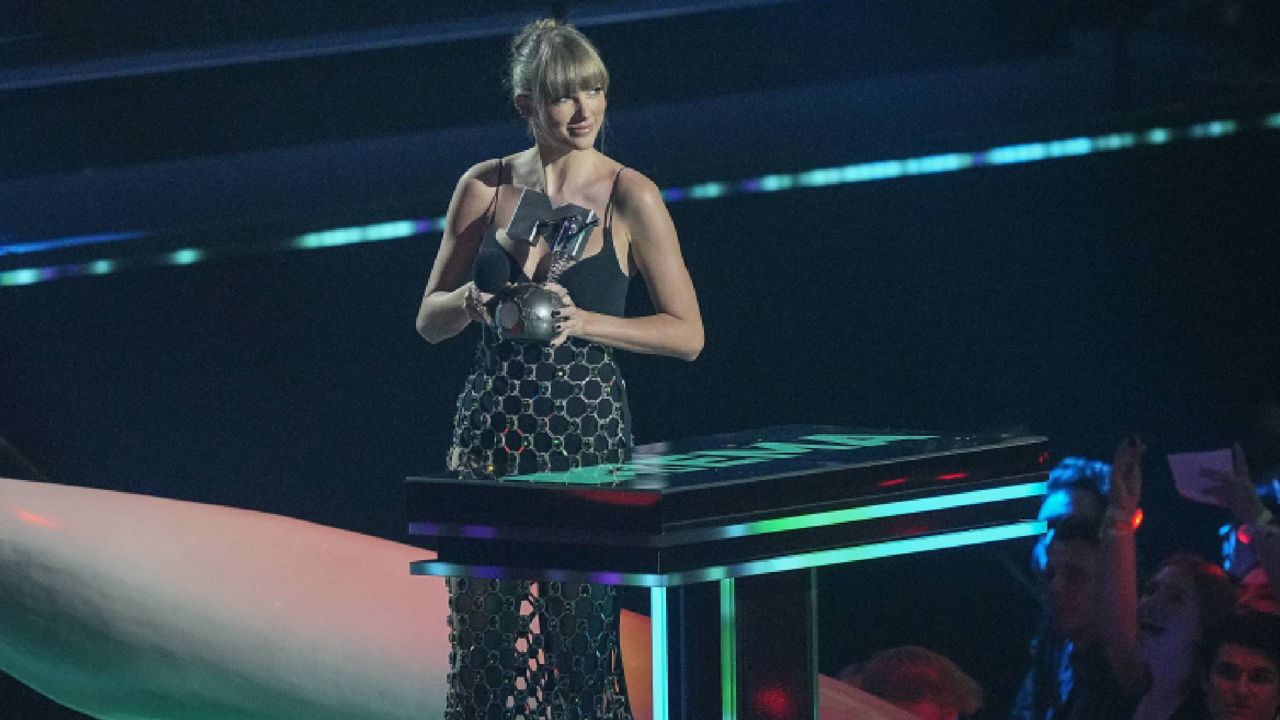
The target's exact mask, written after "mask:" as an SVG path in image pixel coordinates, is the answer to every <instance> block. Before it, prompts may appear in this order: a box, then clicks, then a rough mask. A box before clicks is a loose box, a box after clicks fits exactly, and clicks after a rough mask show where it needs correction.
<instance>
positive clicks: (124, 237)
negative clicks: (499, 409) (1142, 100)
mask: <svg viewBox="0 0 1280 720" xmlns="http://www.w3.org/2000/svg"><path fill="white" fill-rule="evenodd" d="M1258 130H1261V131H1272V130H1280V112H1276V113H1271V114H1268V115H1260V116H1254V117H1249V118H1237V119H1219V120H1208V121H1204V122H1198V123H1193V124H1190V125H1184V126H1181V127H1153V128H1148V129H1146V130H1136V131H1127V132H1114V133H1107V134H1103V135H1093V136H1080V137H1070V138H1059V139H1056V140H1044V141H1039V142H1029V143H1017V144H1013V145H1000V146H996V147H991V148H987V149H985V150H976V151H958V152H949V153H939V154H934V155H922V156H917V157H908V158H899V159H893V160H875V161H871V162H862V163H853V164H850V165H837V166H832V167H824V168H814V169H812V170H804V171H801V172H794V173H776V174H771V175H761V176H759V177H753V178H746V179H743V180H733V181H718V180H717V181H710V182H701V183H696V184H694V185H687V186H683V187H670V188H665V189H663V190H662V197H663V198H664V199H665V200H666V201H667V202H669V203H674V202H685V201H689V200H716V199H719V198H723V197H729V196H732V195H750V194H758V193H772V192H782V191H785V190H802V189H807V188H821V187H831V186H835V185H848V184H852V183H863V182H876V181H880V180H895V179H899V178H905V177H913V176H918V175H935V174H938V173H948V172H958V171H960V170H973V169H976V168H983V167H991V166H1002V165H1016V164H1023V163H1031V162H1042V161H1045V160H1058V159H1063V158H1073V157H1081V156H1084V155H1095V154H1099V153H1109V152H1118V151H1122V150H1130V149H1134V148H1142V147H1155V146H1160V145H1167V144H1170V143H1173V142H1180V141H1191V140H1209V139H1214V138H1221V137H1228V136H1231V135H1237V134H1240V133H1244V132H1248V131H1258ZM443 229H444V218H443V217H437V218H430V219H417V220H392V221H388V222H381V223H375V224H372V225H358V226H352V227H343V228H334V229H331V230H322V231H319V232H313V233H307V234H304V235H298V236H295V237H290V238H285V239H284V240H280V241H276V242H263V243H254V244H250V245H236V246H218V247H212V248H203V249H195V248H192V249H188V250H180V251H177V252H172V253H162V254H159V255H145V256H132V257H125V256H122V257H116V258H101V259H97V260H92V261H89V262H86V263H73V264H66V265H51V266H47V267H30V268H17V269H13V270H0V288H3V287H16V286H21V285H33V284H35V283H41V282H49V281H51V280H60V279H66V278H73V277H89V276H94V275H109V274H112V273H116V272H120V271H123V270H129V269H137V268H149V267H173V266H181V265H190V264H193V263H197V262H204V261H206V260H214V259H220V258H226V257H234V256H241V255H251V254H260V253H267V252H280V251H288V250H315V249H320V248H331V247H340V246H343V245H357V244H362V243H371V242H382V241H386V240H397V239H401V238H407V237H414V236H418V235H427V234H432V233H438V232H441V231H443ZM147 236H148V233H141V232H128V233H106V234H101V235H94V236H85V237H92V238H97V240H95V242H127V241H130V240H134V239H138V238H140V237H147ZM66 240H70V239H68V238H54V239H51V240H41V241H34V242H23V243H20V244H14V245H0V255H4V254H5V250H6V248H10V247H14V248H17V247H23V248H26V247H27V246H32V247H42V246H48V247H50V248H53V247H60V246H61V245H62V244H63V243H64V241H66ZM24 251H26V250H24Z"/></svg>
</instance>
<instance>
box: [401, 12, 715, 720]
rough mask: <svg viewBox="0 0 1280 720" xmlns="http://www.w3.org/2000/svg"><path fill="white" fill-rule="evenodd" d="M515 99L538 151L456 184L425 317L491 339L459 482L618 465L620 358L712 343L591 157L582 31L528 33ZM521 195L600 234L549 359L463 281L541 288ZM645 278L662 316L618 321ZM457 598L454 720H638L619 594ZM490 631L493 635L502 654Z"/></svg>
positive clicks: (470, 384)
mask: <svg viewBox="0 0 1280 720" xmlns="http://www.w3.org/2000/svg"><path fill="white" fill-rule="evenodd" d="M509 83H510V90H511V93H512V98H513V101H514V103H515V106H516V109H517V110H518V111H519V112H520V115H521V116H522V117H523V118H525V120H526V121H527V122H528V126H529V132H530V134H531V135H532V137H533V140H534V145H533V147H531V148H529V149H527V150H524V151H522V152H518V153H515V154H513V155H509V156H506V157H502V158H498V159H495V160H489V161H486V162H482V163H480V164H478V165H476V166H474V167H473V168H471V169H470V170H468V171H467V172H466V173H465V174H464V175H463V176H462V179H461V180H460V181H459V182H458V186H457V189H456V190H455V192H454V195H453V199H452V201H451V202H450V205H449V211H448V215H447V222H446V229H445V233H444V237H443V239H442V240H441V243H440V250H439V253H438V254H437V256H436V260H435V264H434V266H433V267H432V269H431V276H430V279H429V280H428V281H427V287H426V291H425V293H424V295H423V299H422V305H421V307H420V308H419V311H418V318H417V327H418V331H419V332H420V333H421V334H422V336H423V337H425V338H426V339H427V340H429V341H431V342H439V341H441V340H445V339H447V338H450V337H453V336H454V335H457V334H458V333H460V332H462V331H463V330H464V329H466V328H467V327H468V326H469V325H471V324H472V323H477V324H480V325H481V326H482V332H481V338H480V343H479V346H478V348H477V353H476V363H475V366H474V369H473V371H472V373H471V375H470V377H469V378H468V380H467V382H466V384H465V386H464V389H463V392H462V394H461V395H460V396H459V398H458V411H457V415H456V417H455V424H454V432H453V443H452V447H451V449H450V452H449V457H448V465H449V467H450V469H452V470H454V471H456V472H458V473H459V474H460V475H461V476H463V477H486V478H494V477H502V476H504V475H511V474H525V473H530V472H545V471H566V470H571V469H574V468H578V467H584V466H590V465H596V464H602V463H618V462H622V461H625V460H626V459H627V458H628V457H629V455H630V451H631V431H630V422H629V414H628V412H627V399H626V391H625V386H624V384H623V381H622V378H621V376H620V374H619V373H618V367H617V364H616V361H615V359H614V350H615V349H623V350H630V351H634V352H643V353H653V354H659V355H669V356H672V357H677V358H681V359H685V360H692V359H694V358H695V357H697V355H698V353H699V352H700V351H701V349H702V343H703V331H702V319H701V314H700V312H699V309H698V301H697V296H696V294H695V293H694V289H693V283H692V281H691V280H690V278H689V273H688V270H687V269H686V268H685V265H684V260H683V258H682V256H681V252H680V245H679V241H678V240H677V237H676V231H675V226H674V225H673V224H672V221H671V217H670V215H669V214H668V213H667V210H666V206H665V205H664V204H663V201H662V196H661V194H660V193H659V191H658V188H657V186H655V185H654V184H653V182H651V181H650V180H649V179H648V178H646V177H644V176H643V175H641V174H640V173H638V172H635V171H634V170H631V169H629V168H624V167H623V166H622V165H621V164H619V163H618V162H616V161H615V160H613V159H611V158H609V157H607V156H606V155H604V154H603V153H601V152H600V151H598V150H597V149H596V147H595V145H596V140H597V138H598V137H599V134H600V130H601V128H602V126H603V124H604V120H605V109H606V107H607V105H608V101H607V91H608V86H609V75H608V71H607V70H606V69H605V66H604V63H603V62H602V61H601V60H600V56H599V53H598V52H597V51H596V48H595V47H594V46H593V45H592V44H591V42H590V41H589V40H587V38H586V37H585V36H583V35H582V34H581V33H580V32H578V31H577V30H576V29H575V28H573V27H572V26H569V25H565V24H561V23H558V22H556V21H553V20H539V21H537V22H534V23H532V24H530V25H528V26H526V27H525V28H524V29H522V30H521V31H520V32H519V33H518V34H517V35H516V37H515V38H514V40H513V41H512V44H511V62H510V74H509ZM526 189H533V190H536V191H539V192H542V193H544V194H546V195H547V196H549V198H550V200H551V204H552V206H554V207H560V206H564V205H568V204H573V205H577V206H580V207H583V208H587V209H590V210H592V211H594V212H595V213H596V215H597V216H598V217H600V218H602V219H603V222H602V226H601V227H600V229H599V231H598V232H594V233H593V234H592V235H591V236H590V238H589V240H588V242H587V245H586V248H585V250H584V252H583V256H582V259H581V260H580V261H579V262H578V263H577V264H575V265H573V266H572V267H570V268H569V269H568V270H566V271H564V272H563V274H562V275H560V278H559V280H560V281H559V283H548V284H547V286H548V287H550V288H551V289H552V290H554V291H555V292H556V293H557V294H559V296H560V300H561V303H562V305H563V307H562V309H560V310H559V313H558V318H557V324H556V331H557V335H556V336H555V338H554V339H553V340H552V341H551V342H550V343H532V342H530V343H524V342H514V341H510V340H507V341H502V340H499V338H498V337H497V335H496V334H495V332H494V331H493V328H492V327H491V323H490V312H491V310H492V307H491V306H492V300H493V296H492V295H490V294H489V293H487V292H482V291H481V290H480V289H479V288H477V286H476V283H475V281H474V280H471V279H470V278H471V277H472V274H473V272H474V268H475V267H476V265H477V262H478V261H479V262H482V263H484V262H488V266H489V267H492V260H493V258H494V257H495V254H500V255H498V257H500V258H501V260H500V263H502V264H505V266H506V267H507V273H506V275H507V278H508V280H510V281H511V282H534V283H541V282H545V281H546V279H547V273H548V270H549V269H550V266H551V263H552V260H553V257H552V256H551V253H550V248H549V247H548V244H547V242H546V240H545V239H540V240H538V241H537V243H536V244H534V245H529V244H527V243H525V242H523V241H516V240H515V239H514V238H512V237H509V236H508V235H507V233H506V232H505V230H504V228H506V227H507V226H508V225H509V224H510V223H511V219H512V217H513V215H514V213H515V209H516V207H517V204H518V202H519V200H520V196H521V194H522V193H523V192H524V191H525V190H526ZM486 256H487V257H486ZM636 272H639V273H640V274H641V275H642V276H644V279H645V283H646V285H647V286H648V290H649V295H650V297H651V298H652V300H653V306H654V309H655V313H654V314H653V315H650V316H646V317H638V318H624V317H622V315H623V310H624V307H625V304H626V294H627V284H628V281H629V279H630V277H631V275H632V274H634V273H636ZM449 587H450V595H451V599H450V606H451V610H452V612H451V614H450V623H451V627H452V628H453V637H454V652H452V653H451V667H452V672H451V673H450V680H449V685H450V692H449V710H448V717H450V718H471V717H489V716H491V715H490V713H496V714H499V715H502V714H504V713H505V714H518V713H520V712H524V713H526V714H528V715H530V716H539V717H541V716H543V715H546V714H551V715H553V716H554V717H557V718H559V717H593V718H594V717H610V718H612V717H629V714H630V711H629V710H628V703H627V699H626V686H625V683H624V682H623V679H622V675H621V663H620V658H619V657H618V652H617V647H618V645H617V617H618V614H617V597H616V593H615V590H614V588H610V587H603V586H593V585H572V586H570V584H564V585H562V584H559V583H542V584H539V585H538V586H537V587H531V586H530V584H529V583H521V582H516V581H509V582H508V581H504V582H497V581H493V582H473V581H468V580H467V579H462V578H453V579H450V581H449ZM485 628H489V629H494V628H497V629H499V630H500V632H498V637H497V640H498V642H497V643H496V644H495V643H494V642H493V640H494V638H493V637H490V636H491V635H492V633H490V632H487V631H486V630H485ZM509 698H512V699H514V704H515V707H514V708H513V709H508V708H507V707H506V704H507V702H508V699H509Z"/></svg>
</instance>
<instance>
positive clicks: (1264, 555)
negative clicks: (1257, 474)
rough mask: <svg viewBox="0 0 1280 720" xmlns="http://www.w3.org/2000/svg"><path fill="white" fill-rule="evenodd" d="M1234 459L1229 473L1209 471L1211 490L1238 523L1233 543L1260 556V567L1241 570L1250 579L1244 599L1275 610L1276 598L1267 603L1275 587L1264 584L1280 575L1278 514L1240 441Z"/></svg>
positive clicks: (1257, 557)
mask: <svg viewBox="0 0 1280 720" xmlns="http://www.w3.org/2000/svg"><path fill="white" fill-rule="evenodd" d="M1231 460H1232V462H1231V465H1232V468H1231V472H1229V473H1226V472H1218V471H1213V470H1206V471H1205V474H1206V475H1207V476H1209V477H1210V478H1211V479H1213V480H1215V481H1216V484H1215V485H1214V486H1213V487H1211V488H1210V489H1209V491H1208V492H1209V493H1210V494H1211V495H1213V496H1214V497H1215V498H1216V499H1217V500H1218V503H1219V504H1220V505H1222V506H1223V507H1224V508H1226V510H1227V512H1228V513H1230V514H1231V519H1232V522H1233V524H1234V525H1235V528H1233V529H1232V531H1231V535H1230V536H1229V537H1228V539H1229V540H1230V541H1231V544H1232V545H1235V544H1237V543H1242V544H1245V545H1247V549H1248V550H1249V552H1248V555H1251V556H1252V557H1253V558H1256V559H1257V563H1258V566H1257V567H1255V568H1248V567H1240V568H1239V570H1240V571H1241V572H1240V574H1241V575H1243V576H1244V577H1245V578H1248V579H1249V581H1248V583H1247V584H1245V589H1246V591H1247V594H1246V597H1245V598H1244V599H1243V602H1245V603H1247V604H1248V605H1249V606H1250V607H1252V608H1253V609H1256V610H1274V609H1275V608H1274V607H1273V605H1274V602H1271V603H1267V602H1265V599H1266V598H1268V597H1269V598H1270V599H1271V600H1272V601H1274V599H1275V597H1276V595H1277V594H1276V593H1275V592H1274V588H1271V589H1268V588H1265V587H1263V580H1264V577H1265V580H1267V581H1269V583H1272V584H1274V583H1275V582H1276V579H1277V578H1280V527H1277V526H1276V520H1275V517H1274V516H1273V515H1272V513H1271V511H1270V510H1269V509H1268V508H1267V506H1266V505H1265V504H1263V502H1262V499H1261V498H1260V497H1258V491H1257V489H1256V487H1255V485H1254V483H1253V479H1252V476H1251V475H1250V473H1249V464H1248V462H1246V460H1245V456H1244V451H1243V450H1242V449H1241V448H1240V445H1238V444H1237V445H1235V446H1234V447H1233V448H1232V449H1231ZM1224 547H1225V545H1224ZM1259 570H1260V571H1261V572H1260V573H1259V572H1258V571H1259ZM1251 575H1252V577H1250V576H1251Z"/></svg>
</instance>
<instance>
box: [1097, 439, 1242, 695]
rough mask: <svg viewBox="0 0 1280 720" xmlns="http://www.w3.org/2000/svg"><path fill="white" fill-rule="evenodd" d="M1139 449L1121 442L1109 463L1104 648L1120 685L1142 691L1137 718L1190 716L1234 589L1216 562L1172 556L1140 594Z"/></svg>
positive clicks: (1104, 530)
mask: <svg viewBox="0 0 1280 720" xmlns="http://www.w3.org/2000/svg"><path fill="white" fill-rule="evenodd" d="M1144 450H1145V448H1144V447H1142V445H1141V443H1139V442H1125V443H1123V444H1121V446H1120V448H1119V449H1118V450H1117V451H1116V461H1115V464H1114V465H1113V467H1112V475H1111V497H1110V503H1109V506H1108V508H1107V512H1106V514H1105V516H1104V521H1103V528H1102V537H1101V547H1102V551H1103V556H1102V566H1101V568H1100V569H1101V571H1102V572H1101V576H1102V579H1103V585H1102V587H1103V606H1104V609H1103V638H1104V649H1105V651H1106V655H1107V660H1108V662H1109V663H1110V665H1111V667H1112V669H1113V670H1114V672H1115V673H1116V676H1117V678H1119V680H1120V682H1121V684H1122V686H1123V687H1125V688H1126V689H1127V690H1130V691H1132V692H1133V693H1134V694H1135V695H1140V696H1141V700H1140V701H1139V702H1138V705H1137V708H1136V709H1135V710H1134V714H1133V717H1134V719H1135V720H1195V719H1197V718H1202V717H1204V714H1205V710H1204V705H1203V697H1202V695H1201V693H1200V692H1199V691H1200V687H1199V686H1198V684H1197V682H1196V672H1195V668H1196V661H1197V659H1198V658H1199V656H1200V654H1201V652H1202V650H1203V646H1204V644H1205V642H1206V641H1207V639H1208V638H1210V637H1212V636H1213V635H1215V634H1216V633H1217V631H1218V629H1219V627H1220V626H1221V625H1222V623H1223V622H1224V621H1225V620H1226V619H1227V618H1228V617H1229V615H1230V613H1231V610H1232V607H1233V605H1234V602H1235V589H1234V587H1233V586H1232V584H1231V581H1230V579H1229V578H1228V577H1227V574H1226V573H1225V572H1223V570H1222V568H1220V567H1218V566H1217V565H1214V564H1213V563H1210V562H1208V561H1206V560H1204V559H1202V558H1198V557H1194V556H1191V555H1175V556H1173V557H1171V558H1169V559H1168V560H1166V561H1165V562H1164V564H1162V565H1161V567H1160V569H1159V570H1158V571H1157V572H1156V574H1155V575H1154V576H1153V577H1152V579H1151V580H1150V581H1149V582H1148V583H1147V585H1146V587H1145V588H1144V589H1143V592H1142V594H1141V596H1139V595H1138V592H1137V581H1136V572H1137V571H1136V559H1135V555H1136V552H1135V548H1134V531H1135V530H1136V527H1135V526H1136V524H1137V523H1136V522H1135V516H1138V514H1139V513H1138V498H1139V496H1140V494H1141V487H1142V472H1141V462H1142V453H1143V451H1144Z"/></svg>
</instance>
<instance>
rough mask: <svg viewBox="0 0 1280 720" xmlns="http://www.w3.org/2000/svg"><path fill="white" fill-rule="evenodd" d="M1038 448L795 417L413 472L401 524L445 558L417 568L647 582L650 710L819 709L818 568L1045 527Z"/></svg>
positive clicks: (707, 713)
mask: <svg viewBox="0 0 1280 720" xmlns="http://www.w3.org/2000/svg"><path fill="white" fill-rule="evenodd" d="M1046 445H1047V443H1046V440H1045V439H1044V438H1041V437H1020V436H1014V435H994V434H986V435H983V434H974V435H960V434H944V433H936V434H931V433H908V432H891V431H885V432H869V431H862V430H850V429H846V428H839V427H828V426H807V425H792V426H783V427H773V428H765V429H762V430H754V431H747V432H741V433H732V434H725V435H716V436H711V437H705V438H697V439H694V440H688V441H682V442H674V443H657V444H653V445H644V446H640V447H637V448H636V451H635V454H634V457H633V458H632V460H631V461H630V462H627V463H624V464H622V465H616V466H599V467H593V468H584V469H579V470H572V471H568V472H563V473H542V474H537V475H527V476H515V477H506V478H503V479H502V480H459V479H457V478H448V477H411V478H409V479H408V480H407V481H406V499H407V509H408V517H409V533H410V535H411V536H413V538H414V539H415V540H416V541H417V542H419V543H421V544H422V545H424V546H426V547H430V548H433V549H435V550H436V551H437V558H436V559H435V560H424V561H421V562H416V563H413V564H412V566H411V568H410V570H411V572H413V573H414V574H418V575H443V576H466V577H478V578H519V579H528V580H540V581H553V582H555V581H571V582H595V583H603V584H611V585H634V586H644V587H649V588H650V611H651V612H650V615H651V621H652V639H653V707H654V720H669V718H713V717H718V718H723V719H724V720H737V718H745V719H750V720H757V719H759V720H778V719H780V718H786V719H787V720H791V719H794V720H802V719H804V718H816V717H817V703H818V693H817V681H816V672H817V667H816V666H817V659H816V652H817V621H816V591H815V588H816V575H815V573H816V569H817V568H820V567H823V566H829V565H835V564H843V563H850V562H859V561H864V560H873V559H876V558H881V557H889V556H893V555H903V554H908V553H916V552H926V551H929V550H936V549H942V548H952V547H959V546H964V545H975V544H980V543H988V542H995V541H1000V540H1008V539H1013V538H1019V537H1028V536H1032V535H1037V534H1039V533H1042V532H1043V531H1044V526H1043V523H1040V522H1038V521H1036V520H1035V516H1036V510H1037V507H1038V505H1039V502H1040V499H1041V497H1042V496H1043V495H1044V493H1045V476H1046V471H1045V467H1046V465H1047V464H1048V460H1049V455H1048V452H1047V449H1046ZM761 698H766V699H768V698H771V699H769V700H768V701H767V702H765V701H762V700H761ZM779 698H783V699H785V700H786V702H785V703H782V704H779V702H777V700H778V699H779ZM779 708H784V710H782V711H780V710H779ZM780 712H781V714H779V713H780Z"/></svg>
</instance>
